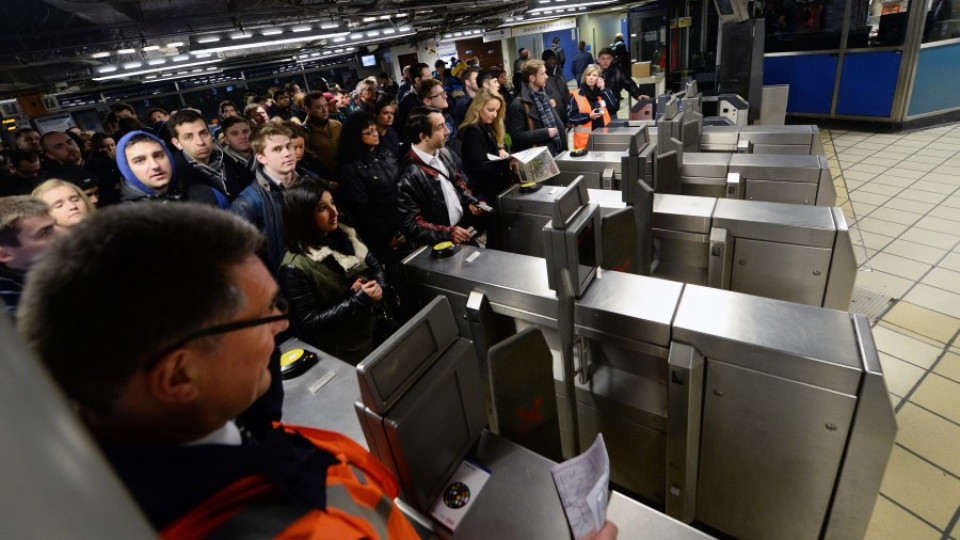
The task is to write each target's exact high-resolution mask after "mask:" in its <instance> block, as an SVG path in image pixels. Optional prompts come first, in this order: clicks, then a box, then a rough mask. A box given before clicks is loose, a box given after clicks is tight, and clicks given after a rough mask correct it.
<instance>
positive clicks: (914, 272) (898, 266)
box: [870, 210, 931, 281]
mask: <svg viewBox="0 0 960 540" xmlns="http://www.w3.org/2000/svg"><path fill="white" fill-rule="evenodd" d="M879 211H880V210H877V212H879ZM870 265H871V266H873V268H874V269H875V270H880V271H881V272H886V273H888V274H893V275H895V276H900V277H904V278H907V279H909V280H912V281H917V280H918V279H920V278H921V277H923V275H924V274H926V273H927V272H929V271H930V268H931V267H930V265H929V264H923V263H921V262H917V261H913V260H910V259H905V258H903V257H899V256H897V255H891V254H889V253H886V252H883V253H878V254H876V255H875V256H874V257H873V258H872V259H870Z"/></svg>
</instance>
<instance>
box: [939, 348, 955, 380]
mask: <svg viewBox="0 0 960 540" xmlns="http://www.w3.org/2000/svg"><path fill="white" fill-rule="evenodd" d="M933 372H934V373H938V374H940V375H943V376H944V377H946V378H948V379H953V380H954V381H957V382H958V383H960V354H957V353H955V352H952V351H947V352H945V353H943V358H941V359H940V361H939V362H937V367H935V368H934V369H933Z"/></svg>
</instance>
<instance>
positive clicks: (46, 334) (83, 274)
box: [18, 205, 417, 539]
mask: <svg viewBox="0 0 960 540" xmlns="http://www.w3.org/2000/svg"><path fill="white" fill-rule="evenodd" d="M80 229H82V230H80ZM80 229H78V230H77V231H75V232H74V233H72V234H71V237H70V241H69V242H58V243H55V244H54V245H53V246H51V248H50V250H49V251H48V252H47V254H48V256H49V257H47V256H45V258H44V260H43V261H42V262H41V263H39V264H38V265H36V266H35V268H34V269H35V272H33V273H31V276H30V281H29V282H28V284H27V289H26V291H24V296H23V300H22V304H21V313H22V316H21V318H20V320H19V328H18V329H19V331H20V334H21V336H22V337H23V339H24V340H25V341H26V343H27V345H28V346H29V347H30V348H32V350H33V351H34V352H35V353H36V355H37V356H38V358H39V359H40V360H41V361H42V362H43V363H44V364H45V365H46V366H47V368H48V369H49V370H50V373H51V374H52V375H53V377H54V379H55V380H56V381H57V382H58V383H59V384H60V386H61V388H62V389H63V391H64V392H65V393H66V395H67V397H68V398H69V399H70V400H71V401H72V402H73V404H74V405H75V410H77V412H78V413H79V415H80V418H81V419H82V420H83V421H84V422H85V423H86V425H87V427H88V428H89V429H90V431H91V433H92V434H93V435H94V437H95V438H96V440H97V442H98V443H99V445H100V447H101V448H102V449H103V451H104V452H105V454H106V456H107V458H108V459H109V461H110V462H111V464H112V465H113V467H114V469H115V470H116V472H117V473H118V474H119V476H120V478H121V479H122V480H123V481H124V483H125V484H126V486H127V488H128V490H129V492H130V493H131V495H132V496H133V497H134V499H135V500H136V502H137V503H138V504H139V506H140V508H141V509H142V510H143V512H144V514H145V515H146V517H147V518H148V519H149V520H150V522H151V524H152V525H153V526H154V527H155V528H156V530H157V531H163V535H164V537H166V538H184V537H189V538H201V537H209V536H216V537H223V538H236V537H239V536H243V535H247V536H249V535H250V534H254V535H255V536H261V535H262V536H263V537H270V538H274V537H278V538H285V537H287V536H283V535H281V536H274V535H276V534H280V533H281V531H285V534H290V535H293V534H294V533H295V532H296V533H299V534H301V535H303V536H310V537H316V538H330V537H338V538H340V537H348V536H349V537H356V538H360V537H364V536H366V537H372V536H371V534H373V533H374V532H376V533H377V534H376V536H377V537H380V538H391V539H394V538H396V539H408V538H417V536H416V533H415V532H414V530H413V529H412V527H411V526H410V524H409V522H407V521H406V519H405V518H404V517H403V515H402V514H401V513H400V512H399V510H398V509H397V507H396V506H394V504H393V503H392V500H393V498H394V497H395V496H396V494H397V489H396V481H395V480H394V479H393V477H392V476H391V475H390V473H389V472H387V470H386V468H385V467H384V466H383V465H381V464H380V463H379V462H377V461H376V459H375V458H373V457H372V456H371V455H370V454H369V453H367V452H366V451H365V450H363V449H362V448H361V447H360V446H359V445H358V444H357V443H355V442H353V441H351V440H350V439H348V438H346V437H344V436H342V435H339V434H337V433H333V432H327V431H319V430H312V429H307V428H299V427H295V426H286V425H282V424H281V425H277V426H276V427H274V425H273V422H275V421H279V419H280V412H281V406H282V401H283V386H282V381H281V379H280V374H279V353H278V351H277V349H276V345H275V337H276V336H277V334H279V333H280V332H282V331H284V330H285V329H286V328H287V326H288V317H287V315H286V314H285V313H284V303H283V302H282V301H281V300H280V299H279V298H278V294H277V293H278V290H277V285H276V283H275V282H274V281H273V279H271V278H270V274H269V273H268V272H267V270H266V268H265V267H264V266H263V264H262V263H261V262H260V260H259V259H258V258H257V256H256V252H257V251H258V249H259V248H260V246H261V244H262V243H263V237H262V236H261V235H260V234H259V233H258V232H257V231H256V229H254V228H253V227H252V226H250V225H248V224H246V223H244V222H243V221H242V220H240V219H237V218H236V217H234V216H231V215H230V214H228V213H226V212H220V211H217V210H213V209H206V208H203V207H199V206H195V205H151V206H148V207H119V208H117V209H115V210H113V211H111V212H103V213H101V214H97V215H95V216H92V217H91V219H89V220H88V221H87V222H86V223H85V224H84V227H82V228H80ZM145 246H149V249H144V247H145ZM131 253H136V254H137V256H135V257H134V256H131V255H130V254H131ZM171 276H175V279H171ZM144 284H148V285H146V286H144ZM80 315H82V316H80ZM319 414H322V413H319ZM278 520H282V521H278ZM348 531H349V532H348ZM381 532H382V533H383V534H381Z"/></svg>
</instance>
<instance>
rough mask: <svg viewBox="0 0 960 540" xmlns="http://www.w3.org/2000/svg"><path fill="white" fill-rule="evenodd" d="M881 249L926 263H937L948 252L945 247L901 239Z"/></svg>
mask: <svg viewBox="0 0 960 540" xmlns="http://www.w3.org/2000/svg"><path fill="white" fill-rule="evenodd" d="M883 251H884V253H892V254H893V255H899V256H900V257H906V258H907V259H912V260H914V261H920V262H922V263H926V264H937V263H939V262H940V261H941V260H942V259H943V258H944V256H945V255H947V253H949V252H948V251H947V250H945V249H939V248H935V247H930V246H925V245H923V244H918V243H916V242H909V241H907V240H901V239H897V240H894V241H893V242H891V243H890V244H888V245H887V246H886V247H884V248H883ZM958 264H960V263H958Z"/></svg>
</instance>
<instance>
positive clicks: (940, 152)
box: [916, 146, 957, 159]
mask: <svg viewBox="0 0 960 540" xmlns="http://www.w3.org/2000/svg"><path fill="white" fill-rule="evenodd" d="M956 153H957V150H956V149H955V148H952V149H948V150H944V149H941V148H932V147H929V146H928V147H926V148H921V149H919V150H917V153H916V155H918V156H932V157H939V158H944V159H946V158H949V157H953V155H954V154H956Z"/></svg>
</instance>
